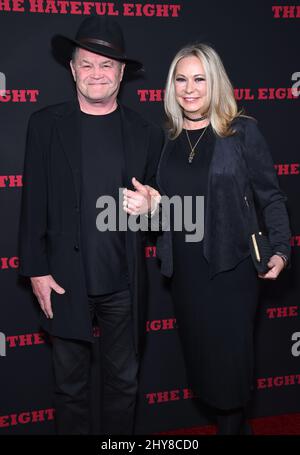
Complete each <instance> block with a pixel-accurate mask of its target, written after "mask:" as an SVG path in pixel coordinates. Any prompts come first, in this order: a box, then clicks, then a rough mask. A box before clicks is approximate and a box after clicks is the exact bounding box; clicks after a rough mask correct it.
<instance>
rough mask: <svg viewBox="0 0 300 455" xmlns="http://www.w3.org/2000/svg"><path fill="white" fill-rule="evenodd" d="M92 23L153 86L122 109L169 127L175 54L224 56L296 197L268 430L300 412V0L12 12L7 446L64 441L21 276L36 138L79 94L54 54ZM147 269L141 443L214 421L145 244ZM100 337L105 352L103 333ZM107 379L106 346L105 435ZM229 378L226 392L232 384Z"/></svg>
mask: <svg viewBox="0 0 300 455" xmlns="http://www.w3.org/2000/svg"><path fill="white" fill-rule="evenodd" d="M89 15H106V16H111V17H113V18H115V19H116V20H118V21H119V22H120V24H121V25H122V27H123V30H124V34H125V39H126V47H127V50H128V54H129V55H132V56H134V57H135V58H137V59H138V60H140V61H142V62H143V63H144V66H145V69H146V71H145V74H143V75H142V76H141V77H139V78H134V79H130V80H127V81H125V82H124V84H123V88H122V93H121V99H122V101H123V103H124V104H127V105H128V106H130V107H132V108H133V109H135V110H137V111H138V112H140V113H141V114H142V115H144V116H145V117H146V118H148V119H149V120H151V121H153V122H155V123H157V124H161V125H162V124H163V123H164V115H163V105H162V101H163V96H164V86H165V80H166V75H167V71H168V67H169V65H170V62H171V60H172V58H173V56H174V55H175V53H176V51H177V50H178V49H179V48H180V47H181V46H183V45H185V44H187V43H190V42H194V41H200V42H205V43H208V44H211V45H212V46H213V47H215V49H216V50H217V51H218V52H219V54H220V56H221V58H222V60H223V62H224V65H225V67H226V69H227V71H228V73H229V76H230V78H231V80H232V83H233V85H234V87H235V96H236V99H237V100H238V104H239V107H240V108H244V109H245V111H246V113H247V114H249V115H251V116H253V117H255V118H256V119H257V120H258V122H259V126H260V128H261V130H262V131H263V133H264V135H265V137H266V139H267V141H268V143H269V145H270V148H271V152H272V155H273V158H274V163H275V167H276V170H277V173H278V177H279V180H280V184H281V187H282V189H283V191H284V192H285V193H286V194H287V197H288V210H289V214H290V218H291V226H292V238H291V245H292V268H291V269H290V270H288V271H284V273H283V274H282V275H281V276H280V279H278V280H277V281H275V282H263V283H261V299H260V305H259V309H258V314H257V324H256V366H255V390H254V391H253V393H254V400H253V403H252V404H251V407H250V408H249V410H248V413H249V417H250V418H255V417H258V416H269V415H277V414H283V413H293V412H299V410H300V399H299V397H300V321H299V314H300V310H299V306H300V214H299V194H300V192H299V190H300V153H299V152H300V139H299V114H300V110H299V97H298V94H299V88H300V61H299V39H300V36H299V30H300V3H299V1H298V2H293V3H290V2H289V1H284V0H282V1H275V0H274V1H271V0H260V1H258V0H251V1H238V0H236V1H233V0H227V1H226V2H225V1H222V0H209V1H207V0H182V1H179V0H174V1H163V0H161V1H151V2H147V1H145V0H139V1H134V0H132V1H129V2H126V1H111V2H100V1H93V2H90V1H59V0H0V89H1V90H2V91H1V94H0V210H1V212H0V213H1V218H0V220H1V222H0V290H1V294H0V354H1V355H0V435H1V434H53V433H54V419H55V409H54V407H53V402H52V388H53V381H52V367H51V355H50V354H51V352H50V347H49V344H48V342H47V339H46V336H45V334H44V333H43V332H42V331H41V329H40V327H39V323H38V304H37V302H36V301H35V298H34V296H33V295H32V293H31V288H30V286H29V283H28V280H25V279H24V280H23V279H21V278H20V277H19V276H18V268H19V258H18V242H17V239H18V230H19V212H20V202H21V194H22V173H23V160H24V151H25V136H26V128H27V122H28V119H29V116H30V115H31V113H32V112H34V111H36V110H38V109H40V108H42V107H44V106H46V105H49V104H56V103H59V102H63V101H66V100H69V99H71V98H72V97H73V96H74V86H73V82H72V78H71V75H70V72H69V71H68V70H67V69H66V68H65V67H63V66H62V65H61V64H60V63H59V62H58V61H57V60H56V59H55V57H54V55H53V54H52V49H51V44H50V43H51V38H52V36H53V35H55V34H58V33H61V34H64V35H67V36H70V37H74V36H75V33H76V31H77V28H78V25H79V23H80V22H81V21H82V20H83V18H85V17H88V16H89ZM145 261H146V262H147V266H148V271H149V279H150V286H149V313H148V320H147V323H146V326H145V332H146V337H147V345H146V351H145V355H144V358H143V362H142V365H141V377H140V392H139V399H138V409H137V422H136V432H137V433H144V434H145V433H158V432H163V431H168V430H176V429H177V430H178V429H183V428H191V427H193V426H199V425H205V424H209V423H212V421H211V420H210V419H211V417H210V416H209V415H207V413H206V412H205V410H204V409H203V408H202V407H201V403H200V402H199V400H197V399H195V396H194V394H193V391H192V390H191V388H190V386H189V384H188V381H187V378H186V374H185V369H184V364H183V359H182V353H181V347H180V344H179V340H178V334H177V325H176V319H175V317H174V312H173V308H172V302H171V299H170V295H169V291H168V286H167V283H166V282H165V281H164V279H163V278H162V277H161V275H160V271H159V267H158V261H157V259H156V248H155V244H154V243H153V244H152V243H148V244H147V245H145ZM224 303H225V302H224ZM241 305H243V302H241ZM216 317H218V316H217V315H216ZM94 335H95V338H96V339H97V340H99V342H101V336H100V334H99V329H98V328H97V327H95V331H94ZM96 345H97V344H96ZM195 362H197V359H196V358H195ZM98 370H99V366H98V362H97V346H96V347H95V360H94V365H93V375H92V376H93V389H94V391H93V406H92V408H93V413H94V432H95V433H97V432H98V423H99V419H98V416H99V412H98V411H99V406H98V402H99V400H100V393H99V390H100V387H99V386H97V381H98V377H99V371H98ZM217 379H218V380H219V381H220V384H221V383H222V376H220V377H219V378H217Z"/></svg>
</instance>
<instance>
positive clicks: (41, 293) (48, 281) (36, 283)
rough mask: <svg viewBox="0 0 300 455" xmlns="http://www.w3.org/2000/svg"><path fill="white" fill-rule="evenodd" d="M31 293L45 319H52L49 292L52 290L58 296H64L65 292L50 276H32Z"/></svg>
mask: <svg viewBox="0 0 300 455" xmlns="http://www.w3.org/2000/svg"><path fill="white" fill-rule="evenodd" d="M30 281H31V286H32V291H33V293H34V295H35V296H36V298H37V299H38V302H39V304H40V307H41V309H42V311H43V312H44V313H45V316H46V318H48V319H49V318H50V319H53V311H52V306H51V299H50V296H51V292H52V289H53V290H54V291H55V292H57V293H58V294H64V293H65V292H66V291H65V289H63V288H62V287H61V286H59V285H58V284H57V283H56V281H55V280H54V278H53V276H52V275H44V276H33V277H31V278H30Z"/></svg>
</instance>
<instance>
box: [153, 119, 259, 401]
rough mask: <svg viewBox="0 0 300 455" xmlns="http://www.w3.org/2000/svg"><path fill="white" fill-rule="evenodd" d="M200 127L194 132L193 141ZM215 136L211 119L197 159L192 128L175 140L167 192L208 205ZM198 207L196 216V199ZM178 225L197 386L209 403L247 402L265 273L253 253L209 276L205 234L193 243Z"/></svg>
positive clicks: (176, 278)
mask: <svg viewBox="0 0 300 455" xmlns="http://www.w3.org/2000/svg"><path fill="white" fill-rule="evenodd" d="M201 131H202V130H189V131H188V133H189V136H190V140H191V143H192V145H193V144H195V143H196V141H197V139H198V137H199V136H200V134H201ZM214 142H215V136H214V133H213V130H212V129H211V127H210V126H209V127H208V129H207V130H206V132H205V133H204V135H203V137H202V139H201V140H200V142H199V144H198V146H197V148H196V154H195V156H194V159H193V162H192V163H191V164H189V162H188V156H189V153H190V146H189V143H188V141H187V137H186V132H185V130H183V131H182V133H181V134H180V136H179V137H178V138H177V139H175V140H174V141H170V142H169V144H168V148H169V149H168V150H166V153H165V154H164V157H163V159H162V163H161V184H162V187H163V188H164V191H165V192H166V194H167V196H169V197H172V196H174V195H179V196H182V197H183V196H192V197H193V200H194V201H195V197H196V196H197V195H198V196H199V195H201V196H204V206H205V196H206V192H207V181H208V172H209V165H210V161H211V158H212V155H213V150H214ZM193 210H194V213H193V217H194V220H195V204H194V205H193ZM171 226H172V216H171ZM237 228H238V226H237ZM172 231H173V232H172V239H173V264H174V273H173V276H172V278H171V293H172V298H173V302H174V307H175V316H176V319H177V323H178V330H179V336H180V340H181V343H182V347H183V354H184V359H185V363H186V369H187V375H188V379H189V382H190V386H191V387H192V389H193V390H194V392H195V393H196V395H197V396H198V397H199V398H200V399H201V400H203V401H205V402H206V403H207V404H209V405H210V406H213V407H216V408H219V409H233V408H236V407H240V406H244V405H245V404H246V403H247V401H248V400H249V399H250V394H251V389H252V388H253V349H254V346H253V326H254V317H255V312H256V307H257V301H258V277H257V273H256V270H255V268H254V266H253V264H252V260H251V257H250V256H249V257H247V258H246V259H245V260H243V261H242V262H240V263H239V264H238V265H237V266H236V267H235V268H234V269H232V270H229V271H226V272H222V273H219V274H217V275H215V276H214V277H213V278H212V279H210V278H209V270H208V263H207V261H206V259H205V258H204V255H203V240H202V241H199V242H190V243H189V242H186V241H185V235H186V234H187V232H186V231H185V229H183V230H182V231H174V229H173V230H172ZM204 237H205V232H204Z"/></svg>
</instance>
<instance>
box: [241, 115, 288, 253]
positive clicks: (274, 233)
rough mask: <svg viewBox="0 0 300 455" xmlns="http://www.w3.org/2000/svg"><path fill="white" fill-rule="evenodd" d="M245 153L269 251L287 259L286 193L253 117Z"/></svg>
mask: <svg viewBox="0 0 300 455" xmlns="http://www.w3.org/2000/svg"><path fill="white" fill-rule="evenodd" d="M245 154H246V161H247V166H248V172H249V177H250V181H251V185H252V189H253V192H254V197H255V200H256V202H257V204H258V207H259V209H260V211H261V213H262V215H263V218H264V222H265V225H266V228H267V231H268V236H269V240H270V243H271V246H272V250H273V254H275V253H276V251H278V252H281V253H283V254H285V255H286V256H287V257H288V259H289V260H290V254H291V247H290V237H291V232H290V225H289V217H288V213H287V209H286V200H287V198H286V196H285V195H284V194H283V192H282V191H281V189H280V187H279V183H278V178H277V174H276V171H275V168H274V163H273V159H272V156H271V153H270V151H269V148H268V146H267V144H266V141H265V139H264V137H263V135H262V134H261V132H260V131H259V129H258V127H257V124H256V121H254V120H251V119H250V120H247V124H246V129H245Z"/></svg>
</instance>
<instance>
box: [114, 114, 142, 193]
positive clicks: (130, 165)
mask: <svg viewBox="0 0 300 455" xmlns="http://www.w3.org/2000/svg"><path fill="white" fill-rule="evenodd" d="M120 113H121V124H122V136H123V147H124V161H125V172H124V184H125V186H126V187H127V188H132V183H131V179H132V177H135V178H136V179H138V180H139V181H141V182H142V179H143V174H144V170H145V164H146V158H147V137H146V124H140V123H139V124H138V123H137V122H136V121H135V119H134V118H132V114H131V112H130V111H129V110H127V109H126V108H125V107H123V106H122V105H120ZM142 183H143V182H142Z"/></svg>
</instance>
